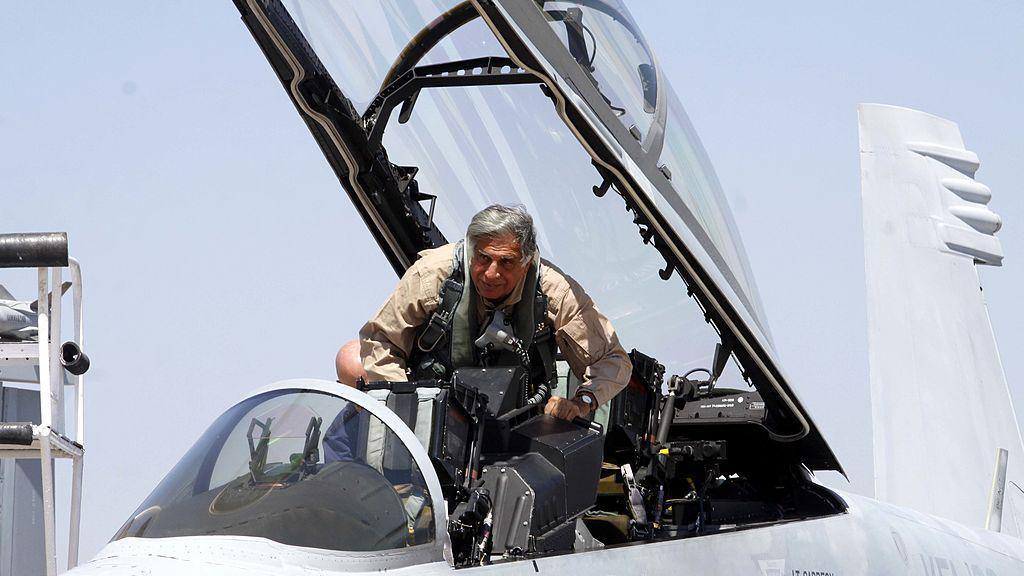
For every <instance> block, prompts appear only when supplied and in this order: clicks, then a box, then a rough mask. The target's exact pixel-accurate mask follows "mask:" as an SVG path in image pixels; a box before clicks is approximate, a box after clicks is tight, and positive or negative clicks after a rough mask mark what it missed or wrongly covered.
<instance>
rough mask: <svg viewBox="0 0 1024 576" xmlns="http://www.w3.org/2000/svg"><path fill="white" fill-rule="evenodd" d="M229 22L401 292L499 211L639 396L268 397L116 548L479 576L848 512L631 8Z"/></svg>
mask: <svg viewBox="0 0 1024 576" xmlns="http://www.w3.org/2000/svg"><path fill="white" fill-rule="evenodd" d="M236 4H238V6H239V9H240V10H241V12H242V15H243V19H244V21H245V22H246V25H247V26H248V27H249V28H250V30H251V31H252V33H253V35H254V37H255V38H256V40H257V42H259V43H260V45H261V47H262V48H263V49H264V52H265V53H266V54H267V57H268V59H269V60H270V62H271V64H272V66H273V67H274V69H275V71H276V72H277V73H278V75H279V76H280V78H281V80H282V83H283V84H284V86H285V88H286V90H287V91H288V93H289V95H290V97H291V98H292V99H293V101H294V102H295V104H296V107H297V108H298V110H299V113H300V115H301V116H302V117H303V118H304V120H305V121H306V122H307V125H308V126H309V127H310V129H311V131H312V132H313V134H314V136H315V137H316V138H317V140H318V143H319V144H320V146H321V148H322V150H323V151H324V153H325V156H326V157H327V159H328V161H329V162H330V163H331V165H332V166H333V167H334V169H335V171H336V173H337V175H338V176H339V178H340V179H341V181H342V183H343V185H344V186H345V188H346V191H347V192H348V193H349V195H350V197H351V198H352V200H353V202H354V204H355V206H356V208H357V209H358V210H359V212H360V214H361V215H362V216H363V218H364V220H365V222H366V223H367V225H368V227H369V228H370V230H371V232H372V233H373V234H374V235H375V237H376V238H377V240H378V242H379V244H380V246H381V248H382V249H383V251H384V253H385V255H386V256H387V257H388V258H389V260H390V261H391V263H392V264H393V266H394V268H395V270H396V271H397V272H399V273H401V272H402V271H404V270H405V269H406V268H407V267H408V266H409V264H410V263H411V262H412V261H413V260H414V259H415V258H416V254H417V252H419V251H420V250H422V249H425V248H430V247H436V246H438V245H440V244H443V243H445V242H448V241H454V240H457V239H459V238H460V237H461V235H462V231H464V230H465V226H466V223H467V222H468V221H469V219H470V217H471V216H472V215H473V214H474V213H475V212H476V211H477V210H478V209H480V208H482V207H483V206H486V205H489V204H492V203H505V204H512V203H515V204H522V205H524V206H525V207H526V208H527V209H528V210H529V211H530V212H531V214H533V217H534V220H535V222H536V224H537V228H538V234H539V236H538V244H539V246H540V252H541V254H542V255H543V256H544V257H545V258H546V259H547V260H549V261H551V262H552V263H554V264H555V265H556V266H558V267H559V268H561V269H562V270H563V271H564V272H566V273H567V274H569V275H571V276H572V277H573V278H574V279H575V280H577V281H578V282H579V283H580V284H581V285H582V286H584V287H585V288H586V290H587V292H588V293H589V294H590V296H592V297H593V299H594V301H595V302H596V303H597V305H598V306H599V307H600V309H601V310H602V312H603V313H604V314H605V315H606V316H607V317H608V318H609V319H611V321H612V323H613V324H614V326H615V328H616V332H617V333H618V336H619V340H620V341H621V342H622V344H623V345H624V346H625V348H626V349H629V348H633V349H634V350H633V352H632V353H631V354H630V356H631V359H632V362H633V368H634V370H633V374H632V377H631V380H630V383H629V385H628V386H627V388H626V389H625V390H624V391H623V392H622V393H620V394H619V395H618V396H617V397H616V398H615V400H614V401H613V402H612V403H611V404H610V405H609V406H606V407H604V408H603V409H602V412H599V413H598V414H597V416H596V418H595V420H596V423H585V422H577V423H567V422H562V421H555V420H553V419H552V418H550V417H547V416H544V415H536V414H530V413H525V414H522V415H519V416H516V417H514V418H506V419H504V420H502V418H501V417H502V416H507V414H504V415H503V414H500V413H497V412H496V410H497V405H498V404H500V403H496V402H495V401H494V399H495V398H498V397H500V396H501V395H502V394H504V393H509V392H510V391H513V390H519V389H520V388H517V386H522V383H521V378H522V376H521V375H519V374H516V373H514V371H513V372H509V374H507V375H499V374H495V373H494V372H493V371H492V372H491V373H487V374H485V373H484V372H480V371H473V370H462V371H460V372H459V373H457V374H456V375H455V377H453V378H452V379H451V380H449V381H423V382H418V383H410V384H397V383H396V384H390V385H389V384H386V383H376V384H374V383H371V386H370V387H369V389H368V390H367V391H366V393H364V392H359V391H355V390H353V389H350V388H345V387H342V386H339V385H335V384H332V383H323V382H310V381H305V382H303V383H302V384H301V385H299V384H294V383H292V384H287V383H286V384H285V385H281V386H278V387H273V388H271V389H268V390H265V391H264V392H263V393H261V394H258V395H256V396H253V397H252V398H249V399H247V400H245V401H243V402H242V403H240V404H239V405H238V406H236V407H234V408H232V409H231V410H229V411H228V412H227V413H226V414H225V415H224V416H223V417H222V418H221V419H219V420H218V421H217V423H215V424H214V426H213V427H212V428H211V429H210V431H208V432H207V434H205V435H204V436H203V438H202V439H201V440H200V441H199V443H197V445H196V447H194V448H193V449H192V450H191V451H190V452H189V453H188V454H187V455H186V456H185V458H184V459H183V460H182V462H181V463H180V464H179V465H178V466H177V467H175V469H174V470H173V471H172V472H171V474H170V475H169V476H168V477H167V479H165V481H164V482H163V483H161V485H160V487H159V488H158V489H157V490H156V491H155V492H154V493H153V495H152V496H150V498H149V499H148V500H147V501H146V503H144V504H143V505H142V506H141V507H140V508H139V510H138V511H137V512H136V514H135V516H134V517H133V518H132V519H131V520H130V521H129V522H127V523H126V524H125V526H124V528H122V530H121V532H119V534H118V538H127V537H141V538H152V537H166V536H200V535H214V534H222V535H241V536H259V537H264V538H268V539H270V540H274V541H277V542H281V543H284V544H289V545H293V546H300V547H307V548H318V549H325V550H339V551H344V552H346V553H352V554H374V553H376V552H379V551H383V550H389V551H391V552H389V553H388V555H387V556H388V558H389V559H390V560H388V562H393V563H392V564H388V565H389V566H401V565H408V564H410V563H422V562H430V561H442V560H447V561H448V562H450V563H452V564H453V565H454V566H456V567H461V566H471V565H479V564H482V563H488V562H499V561H513V560H518V559H524V558H530V557H536V556H538V555H545V554H560V553H571V552H585V551H588V550H593V549H595V548H600V547H606V546H615V545H621V544H629V543H640V542H652V541H659V540H665V539H673V538H686V537H693V536H700V535H704V534H710V533H715V532H722V531H729V530H740V529H744V528H748V527H753V526H760V525H764V524H766V523H779V522H789V521H796V520H802V519H807V518H815V517H821V516H825V515H830V514H838V513H841V512H843V511H844V510H845V504H844V503H843V502H842V501H841V500H840V499H839V498H838V497H836V496H835V495H834V494H833V493H832V492H830V491H828V490H826V489H824V488H822V487H821V486H819V485H817V484H816V483H815V482H814V481H813V479H812V477H811V474H810V470H840V467H839V464H838V462H836V460H835V457H834V456H833V455H832V453H831V451H830V450H829V448H828V446H827V444H825V442H824V440H823V439H822V438H821V436H820V434H819V433H818V431H817V429H816V428H815V427H814V424H813V423H812V422H811V421H810V418H809V417H808V416H807V415H806V413H805V411H804V410H803V408H802V406H801V405H800V404H799V402H798V400H797V399H796V397H795V395H793V393H792V391H791V390H790V388H789V386H788V384H787V383H786V382H785V380H784V377H783V375H782V373H781V372H780V371H779V369H778V367H777V363H776V361H775V359H774V353H773V352H772V350H771V345H770V341H769V337H768V333H767V327H766V323H765V322H764V315H763V312H762V311H761V308H760V304H759V302H758V296H757V290H756V286H755V285H754V282H753V278H752V277H751V275H750V271H749V267H748V265H747V263H746V257H745V254H744V252H743V248H742V244H741V242H740V240H739V236H738V234H737V233H736V230H735V226H734V224H733V223H732V218H731V215H730V213H729V210H728V206H727V204H726V203H725V200H724V196H723V194H722V192H721V190H720V189H719V185H718V182H717V179H716V177H715V175H714V171H713V170H712V169H711V167H710V163H709V162H708V160H707V157H706V155H705V153H704V151H703V149H702V147H701V144H700V142H699V140H698V139H697V137H696V134H695V133H694V131H693V128H692V127H691V126H690V124H689V121H688V120H687V118H686V115H685V112H683V109H682V107H681V105H680V104H679V102H678V100H677V99H676V98H675V95H674V93H673V92H672V89H671V87H670V86H669V84H668V82H667V81H666V80H665V79H664V78H663V77H662V76H661V75H660V71H659V69H658V66H657V61H656V59H655V57H654V55H653V54H652V53H651V52H650V50H649V49H648V48H647V47H646V44H645V43H644V41H643V38H642V35H641V34H640V33H639V31H638V30H637V29H636V26H635V24H633V22H632V19H631V18H630V16H629V14H628V12H627V11H625V9H624V8H623V7H622V6H621V5H619V3H618V2H614V1H605V0H578V1H572V2H534V1H532V0H526V1H515V0H490V1H481V2H463V3H458V4H457V3H455V2H431V1H426V0H423V1H414V2H397V1H385V2H381V3H379V4H377V3H375V4H368V3H363V2H349V3H346V2H331V3H325V2H306V1H302V0H287V1H284V2H278V1H263V0H260V1H257V0H236ZM610 191H611V192H614V194H608V192H610ZM368 313H369V311H368ZM574 381H575V377H574V376H573V375H572V374H571V373H569V371H568V370H563V371H562V378H561V381H560V383H559V387H558V390H557V393H559V394H562V395H571V394H572V393H573V392H574V386H575V384H574ZM529 384H530V383H529V382H527V383H526V385H529ZM392 552H394V554H392Z"/></svg>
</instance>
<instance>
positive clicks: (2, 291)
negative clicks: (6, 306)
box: [0, 284, 14, 300]
mask: <svg viewBox="0 0 1024 576" xmlns="http://www.w3.org/2000/svg"><path fill="white" fill-rule="evenodd" d="M0 300H14V296H13V295H11V293H10V292H8V291H7V288H4V285H3V284H0Z"/></svg>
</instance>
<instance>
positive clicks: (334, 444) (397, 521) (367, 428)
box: [114, 382, 444, 552]
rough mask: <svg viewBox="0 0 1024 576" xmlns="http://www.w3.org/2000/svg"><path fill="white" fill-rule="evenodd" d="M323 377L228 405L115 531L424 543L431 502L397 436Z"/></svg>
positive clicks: (351, 546) (316, 544) (341, 543)
mask: <svg viewBox="0 0 1024 576" xmlns="http://www.w3.org/2000/svg"><path fill="white" fill-rule="evenodd" d="M323 384H327V383H316V382H309V383H306V387H300V386H299V385H298V383H295V385H289V386H288V387H280V388H277V389H274V390H268V391H266V392H263V393H260V394H256V395H254V396H252V397H250V398H248V399H246V400H243V401H242V402H240V403H238V404H237V405H235V406H233V407H232V408H231V409H229V410H228V411H227V412H225V413H224V414H223V415H222V416H221V417H220V418H218V419H217V420H216V421H215V422H214V423H213V425H212V426H210V428H209V429H208V430H207V431H206V433H205V434H203V436H202V437H200V439H199V440H198V441H197V442H196V444H195V445H194V446H193V447H192V448H191V449H190V450H189V451H188V453H187V454H186V455H185V456H184V457H183V458H182V459H181V461H180V462H179V463H178V464H177V465H176V466H175V467H174V468H173V469H172V470H171V472H170V473H169V474H168V475H167V476H166V477H165V478H164V480H163V481H162V482H161V483H160V484H159V485H158V486H157V488H156V489H155V490H154V491H153V493H152V494H151V495H150V496H149V497H148V498H147V499H146V501H145V502H143V503H142V505H141V506H139V508H138V510H136V512H135V513H134V514H133V515H132V518H131V519H130V520H128V522H126V523H125V524H124V526H122V528H121V529H120V530H119V531H118V533H117V535H116V536H115V538H114V539H115V540H119V539H123V538H172V537H181V536H254V537H261V538H267V539H269V540H273V541H275V542H280V543H282V544H287V545H291V546H299V547H305V548H316V549H321V550H340V551H349V552H372V551H382V550H396V549H403V548H412V547H418V546H424V545H429V544H430V543H432V542H434V541H435V539H436V522H437V519H436V517H435V505H434V502H435V501H436V500H435V499H433V498H432V497H431V491H430V487H429V485H428V483H427V481H426V480H425V478H424V475H423V473H422V472H421V469H420V465H419V464H418V463H417V461H416V459H415V458H414V457H413V455H412V454H411V453H410V451H409V449H408V448H407V447H406V444H405V443H403V441H402V440H401V439H400V438H399V436H398V435H397V434H396V432H395V431H394V430H393V429H392V428H391V427H390V426H389V425H388V424H385V423H384V422H383V421H382V420H381V419H380V418H379V417H378V416H376V415H375V414H374V413H373V412H372V411H371V410H368V409H366V407H365V404H371V402H365V401H364V402H363V403H360V402H359V399H360V397H362V395H359V394H351V392H352V391H351V390H345V389H342V390H337V389H338V388H341V387H340V385H334V386H331V385H329V384H328V386H327V388H328V389H331V391H325V390H323V389H320V388H323V386H322V385H323ZM339 393H340V394H341V396H339ZM346 393H349V394H346ZM343 396H349V398H347V399H346V398H345V397H343ZM390 416H391V417H394V416H393V415H390ZM406 432H407V431H406ZM443 517H444V516H443V514H442V516H441V518H442V521H443Z"/></svg>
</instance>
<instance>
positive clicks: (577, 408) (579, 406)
mask: <svg viewBox="0 0 1024 576" xmlns="http://www.w3.org/2000/svg"><path fill="white" fill-rule="evenodd" d="M544 413H545V414H551V415H552V416H554V417H555V418H561V419H562V420H574V419H576V418H579V417H585V416H589V415H590V409H589V408H588V407H587V406H586V405H585V404H584V403H583V401H582V400H580V399H579V398H573V399H571V400H570V399H568V398H562V397H561V396H552V397H551V398H550V399H549V400H548V403H547V404H545V405H544Z"/></svg>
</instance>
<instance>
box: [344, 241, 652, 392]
mask: <svg viewBox="0 0 1024 576" xmlns="http://www.w3.org/2000/svg"><path fill="white" fill-rule="evenodd" d="M454 252H455V244H447V245H445V246H441V247H440V248H434V249H431V250H424V251H423V252H420V254H419V259H418V260H416V262H414V263H413V265H412V266H410V267H409V269H408V270H406V272H405V275H404V276H402V279H401V280H400V281H399V282H398V287H396V288H395V291H394V292H392V294H391V296H390V297H389V298H388V299H387V301H386V302H384V305H383V306H381V308H380V310H378V311H377V314H376V315H374V317H373V318H372V319H371V320H370V321H369V322H367V323H366V324H365V325H364V326H363V328H362V329H361V330H360V331H359V341H360V356H361V357H362V359H363V368H365V369H366V373H367V375H368V377H369V378H368V379H369V380H371V381H373V380H387V381H391V382H402V381H405V380H407V377H406V374H405V361H406V359H407V358H409V355H410V353H411V352H412V349H413V346H414V343H413V341H414V339H415V337H416V335H417V334H418V332H419V331H420V329H421V328H422V327H423V326H424V325H425V324H426V323H427V321H429V320H430V316H431V314H433V313H434V310H436V309H437V306H438V292H439V291H440V289H441V285H442V284H443V283H444V280H445V279H446V278H447V277H448V274H450V273H451V268H452V256H453V255H454ZM540 274H541V290H542V291H543V292H544V294H545V295H546V296H547V297H548V321H549V322H551V325H552V327H553V328H554V330H555V342H556V343H557V344H558V347H559V349H561V350H562V352H563V353H564V354H565V357H566V360H568V362H569V367H570V368H571V369H572V371H573V373H574V374H575V375H576V377H577V378H579V379H580V381H581V382H582V383H583V384H582V388H583V389H585V390H588V391H590V392H592V393H593V394H594V397H595V398H596V399H597V402H598V403H599V404H604V403H605V402H608V401H609V400H611V399H612V398H613V397H614V396H615V395H616V394H618V392H619V391H620V390H622V389H623V388H624V387H625V386H626V384H627V383H628V382H629V376H630V374H631V373H632V370H633V367H632V364H631V363H630V361H629V356H628V355H627V354H626V351H625V350H623V349H622V346H621V345H620V344H619V339H618V337H617V336H616V335H615V330H614V329H613V328H612V325H611V322H609V321H608V319H607V318H605V316H604V314H601V312H600V311H599V310H598V309H597V307H596V306H594V301H593V300H591V299H590V296H587V293H586V292H584V291H583V288H582V287H581V286H580V285H579V284H578V283H577V282H576V281H575V280H573V279H572V278H570V277H569V276H567V275H565V274H564V273H563V272H562V271H561V270H559V269H558V268H556V267H554V266H552V265H551V263H549V262H547V261H546V260H543V259H542V260H541V263H540ZM466 276H467V280H466V281H467V282H471V281H472V280H471V279H469V271H468V270H467V271H466ZM524 282H525V275H524V278H523V280H520V281H519V285H518V286H516V288H515V289H514V290H513V291H512V293H511V294H509V296H508V298H506V299H505V300H504V301H503V302H502V303H501V304H499V305H498V306H497V307H498V308H500V309H501V310H502V311H503V312H506V313H511V311H512V308H513V307H514V306H515V304H516V303H517V302H519V300H520V298H521V297H522V294H523V283H524ZM489 306H492V305H490V304H489V303H488V302H486V300H485V299H484V298H479V299H478V309H477V314H476V317H477V318H478V319H480V322H481V326H478V330H482V329H483V326H482V323H483V321H484V320H486V318H487V317H488V312H489V309H488V308H485V307H489Z"/></svg>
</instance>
